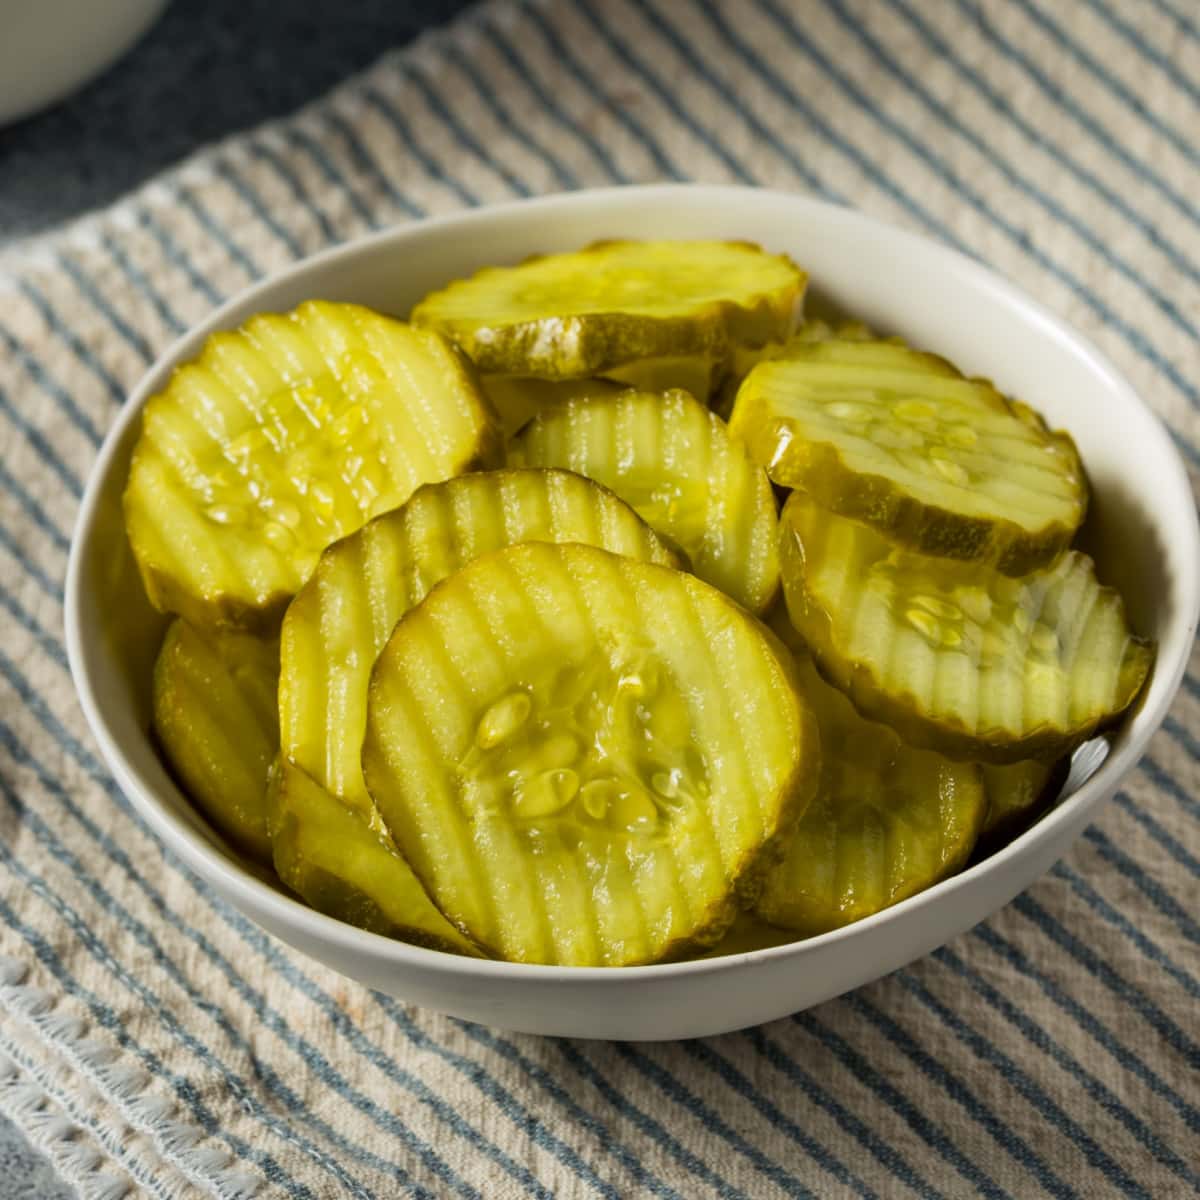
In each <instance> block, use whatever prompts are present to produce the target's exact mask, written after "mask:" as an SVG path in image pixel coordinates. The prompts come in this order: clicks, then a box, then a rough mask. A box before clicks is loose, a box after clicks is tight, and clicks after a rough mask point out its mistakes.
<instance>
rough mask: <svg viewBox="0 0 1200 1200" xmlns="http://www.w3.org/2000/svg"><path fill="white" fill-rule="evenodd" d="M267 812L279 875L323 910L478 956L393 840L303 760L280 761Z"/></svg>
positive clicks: (273, 774) (417, 941)
mask: <svg viewBox="0 0 1200 1200" xmlns="http://www.w3.org/2000/svg"><path fill="white" fill-rule="evenodd" d="M267 812H268V814H269V822H270V834H271V845H272V848H273V853H274V859H275V870H276V872H277V874H278V875H279V878H280V879H281V880H282V881H283V882H284V884H286V886H288V887H289V888H291V889H292V891H294V892H296V893H297V895H299V896H301V897H302V898H303V899H304V900H305V901H306V902H307V903H308V904H309V905H311V906H312V907H313V908H315V909H317V911H318V912H323V913H325V914H327V915H328V916H331V917H337V918H338V920H340V921H345V922H346V923H347V924H350V925H356V926H357V927H358V928H359V929H366V930H369V931H370V932H371V933H381V934H383V935H384V936H386V937H394V938H399V939H400V940H401V941H405V942H412V943H413V944H414V945H417V946H425V947H427V948H429V949H430V950H445V951H449V952H451V953H454V954H467V955H474V956H476V957H477V956H478V954H479V952H478V951H477V950H476V949H475V947H474V946H472V945H471V943H470V942H468V941H467V939H466V938H464V937H463V935H462V934H461V933H459V931H458V930H457V929H455V928H454V926H453V925H451V924H450V922H449V921H447V920H446V918H445V917H443V916H442V914H441V913H440V912H438V910H437V909H436V908H435V907H434V906H433V902H432V901H431V900H430V899H429V896H428V895H427V894H426V892H425V889H424V888H423V887H422V886H421V885H420V883H418V882H417V878H416V876H415V875H414V874H413V873H412V868H411V867H410V866H409V865H408V863H406V862H405V861H404V859H403V858H401V857H400V855H399V854H397V853H396V849H395V847H394V846H393V845H392V842H391V839H390V838H389V837H388V836H387V835H386V834H380V833H379V832H377V831H375V830H373V829H371V828H370V826H369V825H367V823H366V822H365V821H363V820H362V819H361V818H360V817H359V816H358V815H357V814H356V813H353V812H351V811H350V810H349V809H348V808H346V807H345V805H343V804H340V803H339V802H338V801H337V799H335V798H334V797H333V796H331V795H330V794H329V793H328V792H327V791H326V790H325V789H324V788H323V787H321V785H320V784H318V783H316V782H314V781H313V780H312V779H310V778H309V776H308V775H307V774H305V772H303V771H301V770H300V768H299V767H295V766H292V764H291V763H288V762H285V761H280V762H278V763H277V764H276V765H275V768H274V770H273V771H272V772H271V785H270V788H269V790H268V793H267Z"/></svg>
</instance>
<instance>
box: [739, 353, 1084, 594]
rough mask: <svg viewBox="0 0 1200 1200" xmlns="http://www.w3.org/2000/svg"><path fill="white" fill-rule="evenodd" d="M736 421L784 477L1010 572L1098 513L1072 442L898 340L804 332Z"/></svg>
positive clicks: (757, 371)
mask: <svg viewBox="0 0 1200 1200" xmlns="http://www.w3.org/2000/svg"><path fill="white" fill-rule="evenodd" d="M730 429H731V431H732V433H733V434H734V435H735V436H737V437H740V438H742V439H744V440H745V442H746V444H747V446H748V447H749V448H750V452H751V454H752V455H753V456H754V458H755V460H756V461H757V462H759V463H761V464H762V465H763V466H764V467H765V468H766V470H767V473H768V474H769V475H770V476H771V479H772V480H773V481H774V482H775V483H777V484H779V485H781V486H783V487H791V488H802V489H803V490H805V491H807V492H808V493H809V494H810V495H812V496H813V497H814V498H815V499H816V500H817V501H818V503H820V504H821V505H823V506H824V507H825V508H828V509H830V510H831V511H833V512H836V513H839V514H841V515H843V516H849V517H856V518H858V519H860V520H863V521H868V522H869V523H871V524H872V525H875V526H876V527H878V528H879V529H880V530H882V531H883V532H885V533H887V534H888V535H889V536H891V537H892V538H893V539H894V540H896V541H898V542H902V543H904V544H905V545H908V546H910V547H911V548H912V549H914V550H917V551H920V552H922V553H926V554H932V555H940V556H943V557H947V558H955V559H963V560H972V561H979V562H987V563H990V564H992V565H994V566H995V567H996V568H997V569H998V570H1000V571H1003V572H1004V573H1005V574H1009V575H1023V574H1025V573H1027V572H1029V571H1032V570H1035V569H1037V568H1039V567H1042V566H1045V565H1047V564H1049V563H1050V562H1052V561H1053V560H1054V559H1055V558H1056V557H1057V555H1058V554H1059V553H1060V552H1061V551H1062V550H1063V549H1065V548H1066V546H1067V545H1068V544H1069V543H1070V541H1071V538H1072V537H1073V536H1074V534H1075V531H1076V530H1077V529H1078V528H1079V526H1080V524H1081V523H1082V522H1083V518H1084V515H1085V514H1086V511H1087V501H1088V486H1087V479H1086V476H1085V474H1084V470H1083V465H1082V463H1081V462H1080V459H1079V454H1078V452H1077V451H1076V449H1075V445H1074V443H1073V442H1072V441H1071V439H1070V437H1068V436H1067V435H1066V434H1064V433H1052V432H1050V430H1048V429H1047V428H1046V425H1045V423H1044V422H1043V421H1042V419H1041V418H1040V417H1039V416H1038V415H1037V414H1036V413H1034V412H1033V410H1032V409H1030V408H1029V407H1028V406H1026V405H1023V404H1021V403H1019V402H1018V401H1012V400H1007V399H1005V397H1003V396H1001V395H1000V393H999V392H997V391H996V390H995V388H993V387H992V386H991V384H989V383H987V382H986V381H984V380H978V379H966V378H964V377H963V376H962V375H960V374H959V373H958V372H957V371H956V370H955V369H954V368H953V367H952V366H951V365H950V364H949V363H948V362H946V361H945V360H944V359H941V358H938V357H936V356H935V355H932V354H925V353H922V352H919V351H916V350H912V349H910V348H909V347H907V346H905V345H903V344H902V343H898V342H895V341H863V340H857V339H845V340H844V339H840V338H827V339H824V340H821V339H818V340H814V341H805V340H803V339H800V338H797V339H795V340H793V342H792V343H791V344H790V345H789V346H788V347H787V348H786V349H785V350H783V351H780V352H779V353H778V354H777V355H776V356H774V357H772V358H770V359H768V360H767V361H764V362H762V363H760V364H759V365H758V366H756V367H754V368H753V369H752V370H751V371H750V373H749V374H748V375H747V376H746V378H745V380H744V381H743V383H742V385H741V387H740V388H739V389H738V393H737V399H736V401H735V403H734V408H733V413H732V416H731V417H730Z"/></svg>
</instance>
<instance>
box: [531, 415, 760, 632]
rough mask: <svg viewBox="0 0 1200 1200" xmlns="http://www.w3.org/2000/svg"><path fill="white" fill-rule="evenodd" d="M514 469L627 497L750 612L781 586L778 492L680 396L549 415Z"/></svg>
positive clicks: (712, 418)
mask: <svg viewBox="0 0 1200 1200" xmlns="http://www.w3.org/2000/svg"><path fill="white" fill-rule="evenodd" d="M508 460H509V462H510V463H513V464H515V465H524V466H543V467H566V468H568V469H570V470H572V471H578V472H579V473H580V474H581V475H587V476H588V477H589V478H591V479H596V480H598V481H599V482H600V483H603V484H604V485H605V486H606V487H610V488H612V490H613V491H614V492H615V493H616V494H617V495H618V496H620V497H621V498H622V499H623V500H625V501H627V502H628V503H629V504H630V505H632V506H633V508H635V509H636V510H637V512H638V513H639V514H640V515H641V516H642V517H643V518H645V520H646V521H647V522H648V523H649V524H650V525H651V526H652V527H653V528H654V529H656V530H657V531H658V532H659V533H660V534H662V535H663V536H664V537H666V538H669V539H670V540H671V542H672V543H673V544H674V545H676V546H678V547H679V548H680V549H681V550H682V551H683V553H684V554H686V555H687V557H688V559H689V560H690V563H691V567H692V570H693V571H694V572H695V573H696V574H697V575H699V576H700V578H701V579H703V580H705V582H707V583H711V584H712V585H713V586H714V587H718V588H720V589H721V590H722V591H723V592H725V593H726V594H727V595H729V596H732V597H733V599H735V600H736V601H737V602H738V603H739V604H741V605H743V606H744V607H746V608H748V609H749V610H750V611H751V612H764V611H765V610H766V609H767V608H768V607H769V606H770V604H771V602H772V601H773V600H774V598H775V596H776V595H777V593H778V589H779V558H778V549H777V537H778V534H777V521H778V517H777V513H776V508H775V496H774V493H773V492H772V490H771V484H770V481H769V480H768V479H767V476H766V474H765V472H764V471H763V470H762V468H761V467H759V466H758V465H757V464H755V463H754V462H752V461H751V460H750V458H749V456H748V455H747V454H746V451H745V449H744V447H743V446H742V445H741V444H740V443H738V442H735V441H732V440H731V439H730V437H729V433H728V430H727V429H726V426H725V424H724V422H723V421H722V420H721V419H720V418H719V417H718V416H716V414H714V413H712V412H710V411H709V410H708V409H707V408H705V406H704V405H702V404H700V403H699V402H698V401H697V400H694V399H693V398H692V397H691V396H690V395H688V393H686V392H681V391H673V392H666V393H663V394H658V393H649V392H636V391H627V392H621V393H619V394H618V395H615V396H603V397H594V398H593V397H585V398H582V399H578V400H569V401H567V402H566V403H563V404H558V405H555V406H554V407H553V408H549V409H546V410H544V411H543V412H541V413H540V414H539V415H538V416H537V417H535V418H534V419H533V420H532V421H531V422H530V423H529V424H528V425H527V426H526V427H525V429H523V430H522V431H521V433H520V434H519V435H518V436H517V437H516V438H514V439H513V440H512V441H511V442H510V443H509V447H508Z"/></svg>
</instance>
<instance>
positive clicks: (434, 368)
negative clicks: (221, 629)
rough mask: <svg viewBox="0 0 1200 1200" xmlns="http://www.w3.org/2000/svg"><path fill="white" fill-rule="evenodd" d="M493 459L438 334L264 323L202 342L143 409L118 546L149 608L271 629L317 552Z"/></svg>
mask: <svg viewBox="0 0 1200 1200" xmlns="http://www.w3.org/2000/svg"><path fill="white" fill-rule="evenodd" d="M500 449H501V447H500V436H499V430H498V428H497V426H496V419H495V416H494V414H493V413H492V410H491V407H490V405H489V404H488V403H487V401H486V399H485V398H484V396H483V393H482V391H481V390H480V387H479V384H478V381H477V378H476V376H475V372H474V369H473V368H472V366H471V364H470V363H469V362H467V361H466V359H465V358H464V357H463V355H462V353H461V352H460V351H459V350H458V348H457V347H455V346H454V345H453V344H452V343H450V342H448V341H447V340H446V339H444V338H442V337H441V336H440V335H439V334H436V333H433V332H431V331H429V330H425V329H415V328H412V327H411V326H408V325H405V324H403V323H401V322H399V321H394V320H391V319H390V318H388V317H384V316H380V315H379V314H378V313H374V312H371V311H370V310H368V309H365V308H360V307H358V306H357V305H352V304H331V303H325V302H318V301H310V302H307V303H305V304H302V305H300V307H299V308H297V309H296V310H295V311H294V312H291V313H287V314H286V315H278V314H273V313H263V314H260V315H258V316H254V317H251V318H249V320H247V321H246V322H245V323H244V324H243V325H242V326H241V327H240V328H238V329H237V330H233V331H228V332H222V333H214V334H212V335H211V336H210V337H209V338H208V340H207V341H206V342H205V343H204V347H203V349H202V350H201V352H200V355H199V357H198V358H197V359H195V360H194V361H193V362H190V363H187V364H185V365H184V366H182V367H179V368H178V369H177V370H176V371H175V373H174V375H172V377H171V379H170V381H169V383H168V384H167V386H166V389H165V390H164V391H162V392H161V393H159V394H158V395H157V396H155V397H153V398H152V399H151V400H150V402H149V403H148V404H147V405H146V408H145V411H144V413H143V415H142V431H141V436H140V437H139V439H138V442H137V444H136V446H135V447H134V451H133V461H132V463H131V465H130V470H129V482H128V485H127V487H126V490H125V521H126V527H127V529H128V533H129V541H130V545H131V546H132V548H133V553H134V557H135V558H136V560H137V563H138V567H139V569H140V571H141V575H142V579H143V582H144V583H145V586H146V592H147V594H148V595H149V597H150V600H151V601H152V602H153V603H154V605H155V606H156V607H158V608H160V609H163V610H165V611H168V612H178V613H180V614H182V615H183V616H185V617H187V618H188V619H189V620H191V621H193V622H194V623H195V624H198V625H208V626H217V625H237V626H244V627H246V628H250V629H255V630H263V629H268V628H272V627H273V626H274V625H275V624H276V623H277V622H278V620H279V618H280V616H281V614H282V611H283V608H284V606H285V605H286V603H287V601H288V599H289V598H290V597H291V596H292V595H293V593H295V591H296V590H297V589H298V588H299V587H300V585H301V584H302V583H303V582H304V580H305V579H306V578H307V577H308V574H309V572H310V571H311V570H312V568H313V566H314V565H315V564H316V561H317V558H318V556H319V555H320V553H321V551H322V550H324V548H325V547H326V546H327V545H329V544H330V543H331V542H333V541H336V540H337V539H338V538H339V537H342V536H343V535H344V534H347V533H349V532H351V531H352V530H354V529H357V528H358V527H359V526H360V525H362V523H363V522H364V521H366V520H368V519H369V518H370V517H373V516H374V515H375V514H377V513H379V512H383V511H386V510H387V509H390V508H394V507H395V506H396V505H397V504H401V503H403V502H404V501H405V500H406V499H407V498H408V497H409V496H410V495H411V494H412V492H413V490H414V489H415V488H417V487H418V486H419V485H420V484H422V483H426V482H430V481H433V480H439V479H445V478H448V477H449V476H451V475H456V474H458V473H460V472H462V471H465V470H470V469H472V468H474V467H476V466H480V465H486V464H487V463H489V462H494V460H495V459H497V458H498V456H499V454H500Z"/></svg>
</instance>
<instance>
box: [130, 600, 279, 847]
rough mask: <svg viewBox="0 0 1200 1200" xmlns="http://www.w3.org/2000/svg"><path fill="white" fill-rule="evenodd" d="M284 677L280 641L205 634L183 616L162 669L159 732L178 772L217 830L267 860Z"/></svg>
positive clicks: (156, 698) (162, 655)
mask: <svg viewBox="0 0 1200 1200" xmlns="http://www.w3.org/2000/svg"><path fill="white" fill-rule="evenodd" d="M278 680H279V641H278V639H277V638H271V639H266V638H258V637H254V636H253V635H251V634H246V633H238V632H233V631H220V632H212V631H202V630H199V629H197V628H195V627H194V626H192V625H189V624H188V623H187V622H186V621H184V620H181V619H179V618H178V617H177V618H176V619H175V620H174V621H172V622H171V624H170V625H169V626H168V628H167V634H166V637H165V638H164V639H163V644H162V649H161V650H160V651H159V654H158V660H157V661H156V663H155V665H154V683H153V713H154V717H153V720H154V733H155V736H156V737H157V738H158V743H159V745H160V746H161V747H162V750H163V753H164V754H165V755H166V758H167V761H168V763H169V764H170V766H171V769H172V770H173V771H174V773H175V775H176V777H177V778H178V780H179V782H180V783H181V784H182V785H183V788H184V791H186V792H187V794H188V795H189V796H190V797H191V799H192V801H193V802H194V803H195V804H196V805H197V807H198V808H200V810H201V811H202V812H203V813H204V814H205V816H207V817H208V819H209V820H210V821H211V822H212V823H213V825H214V826H216V828H217V829H219V830H220V831H221V832H222V833H223V834H224V835H225V836H226V837H227V838H229V840H230V841H231V842H233V843H234V844H236V845H237V846H238V847H239V848H240V849H242V850H244V851H245V852H246V853H247V854H249V855H251V856H252V857H254V858H256V859H258V860H260V861H262V862H267V863H269V862H270V861H271V843H270V839H269V837H268V835H267V816H266V802H265V795H266V790H267V772H268V770H269V769H270V766H271V761H272V759H274V757H275V753H276V751H277V750H278V748H279V716H278V710H277V708H276V703H275V690H276V686H277V684H278Z"/></svg>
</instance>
